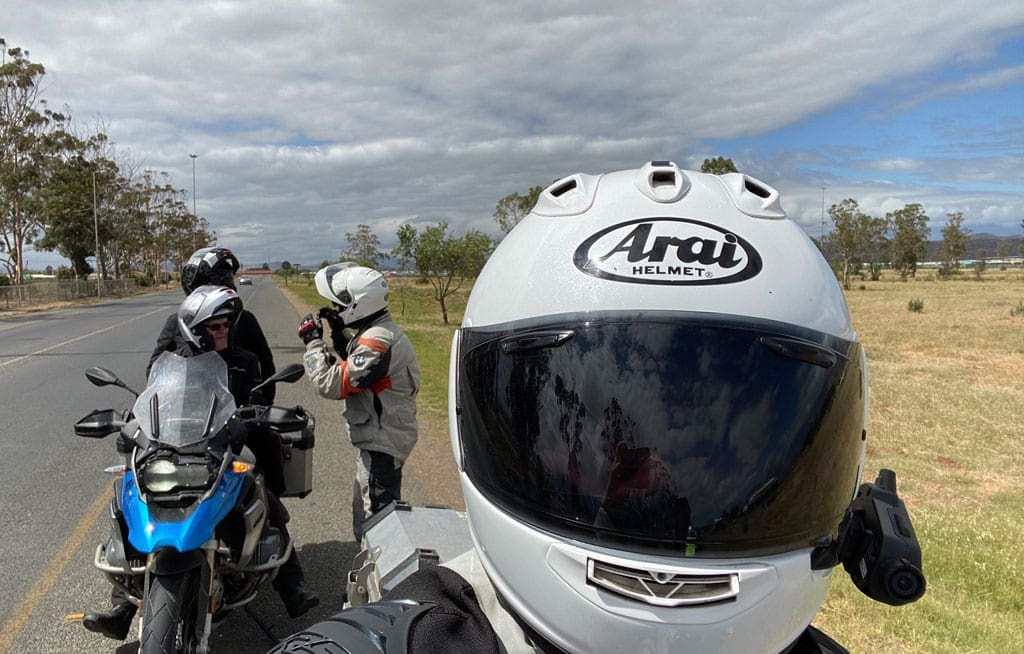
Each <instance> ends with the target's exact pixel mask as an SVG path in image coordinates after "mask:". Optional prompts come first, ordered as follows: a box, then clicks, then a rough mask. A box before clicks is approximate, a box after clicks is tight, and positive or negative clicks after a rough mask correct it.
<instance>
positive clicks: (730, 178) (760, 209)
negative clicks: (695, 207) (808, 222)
mask: <svg viewBox="0 0 1024 654" xmlns="http://www.w3.org/2000/svg"><path fill="white" fill-rule="evenodd" d="M708 177H710V178H713V179H715V180H716V181H718V182H719V183H720V184H722V185H724V186H725V190H726V193H727V194H728V195H729V198H730V199H731V200H732V202H733V204H734V205H736V208H737V209H739V210H740V211H742V212H743V213H745V214H747V215H748V216H750V217H752V218H776V219H778V218H785V217H786V212H785V211H783V210H782V204H781V203H780V202H779V192H778V191H776V190H775V189H773V188H772V187H771V186H768V185H767V184H765V183H764V182H762V181H760V180H757V179H754V178H753V177H751V176H749V175H744V174H743V173H726V174H724V175H708Z"/></svg>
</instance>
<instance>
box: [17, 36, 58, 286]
mask: <svg viewBox="0 0 1024 654" xmlns="http://www.w3.org/2000/svg"><path fill="white" fill-rule="evenodd" d="M45 74H46V69H45V67H44V66H43V65H42V64H40V63H37V62H33V61H32V60H31V59H29V53H28V51H27V50H22V49H21V48H18V47H8V44H7V42H6V41H5V40H4V39H2V38H0V265H2V266H3V268H4V269H5V270H6V271H7V272H8V274H9V276H10V278H11V279H12V281H13V282H14V283H15V284H20V283H22V280H23V276H24V269H25V246H26V245H29V244H31V243H32V242H33V239H35V237H36V236H37V235H38V234H39V232H40V229H41V220H42V216H41V212H42V210H43V199H42V197H41V189H42V187H43V185H44V184H45V182H46V177H47V168H48V167H49V166H50V159H51V157H52V156H54V154H55V153H57V152H59V151H60V150H61V148H62V140H63V139H62V135H63V134H65V133H66V128H67V126H68V124H69V122H70V117H69V116H67V115H65V114H63V113H60V112H55V111H52V110H51V109H50V108H49V107H48V106H47V104H46V100H45V99H43V98H42V79H43V76H44V75H45Z"/></svg>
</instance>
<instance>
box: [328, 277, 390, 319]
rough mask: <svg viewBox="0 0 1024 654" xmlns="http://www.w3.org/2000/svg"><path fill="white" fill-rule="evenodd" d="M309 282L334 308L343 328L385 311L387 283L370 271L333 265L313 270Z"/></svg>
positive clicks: (386, 306)
mask: <svg viewBox="0 0 1024 654" xmlns="http://www.w3.org/2000/svg"><path fill="white" fill-rule="evenodd" d="M313 279H314V281H315V282H316V290H317V292H318V293H320V295H322V296H323V297H325V298H326V299H328V300H330V301H331V302H333V303H334V304H336V305H338V307H339V309H338V313H339V314H340V315H341V319H342V320H344V321H345V324H346V325H351V324H354V323H357V322H359V321H360V320H362V319H364V318H366V317H367V316H372V315H373V314H375V313H377V312H378V311H382V310H384V309H387V308H388V282H387V280H386V279H384V275H382V274H380V273H379V272H378V271H376V270H374V269H373V268H365V267H363V266H358V265H356V264H354V263H352V262H348V261H346V262H342V263H334V264H331V265H329V266H327V267H325V268H321V269H320V270H318V271H316V276H315V277H314V278H313Z"/></svg>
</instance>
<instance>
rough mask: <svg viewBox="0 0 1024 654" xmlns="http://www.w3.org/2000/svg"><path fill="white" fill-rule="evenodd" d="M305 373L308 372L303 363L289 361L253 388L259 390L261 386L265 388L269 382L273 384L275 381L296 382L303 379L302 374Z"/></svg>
mask: <svg viewBox="0 0 1024 654" xmlns="http://www.w3.org/2000/svg"><path fill="white" fill-rule="evenodd" d="M304 374H306V369H305V368H303V367H302V364H299V363H289V364H288V365H287V366H285V367H284V368H281V369H280V370H278V371H277V372H275V373H274V374H273V375H271V376H270V377H269V378H268V379H267V380H266V381H264V382H263V383H261V384H259V385H258V386H256V387H255V388H253V389H252V390H254V391H255V390H258V389H260V388H263V387H264V386H266V385H267V384H271V383H274V382H285V383H288V384H291V383H292V382H296V381H298V380H300V379H302V375H304Z"/></svg>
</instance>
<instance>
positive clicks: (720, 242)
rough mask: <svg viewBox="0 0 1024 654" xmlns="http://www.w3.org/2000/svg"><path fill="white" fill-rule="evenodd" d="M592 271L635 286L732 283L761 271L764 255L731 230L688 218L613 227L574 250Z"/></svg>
mask: <svg viewBox="0 0 1024 654" xmlns="http://www.w3.org/2000/svg"><path fill="white" fill-rule="evenodd" d="M573 263H575V264H576V267H577V268H579V269H580V270H582V271H583V272H585V273H586V274H588V275H593V276H594V277H600V278H602V279H613V280H615V281H620V282H630V283H634V284H670V285H680V286H693V285H699V284H729V283H732V282H739V281H743V280H745V279H750V278H751V277H753V276H754V275H756V274H757V273H759V272H761V255H759V254H758V253H757V250H755V249H754V247H753V246H752V245H751V244H750V243H748V242H747V241H745V240H744V239H742V238H740V237H739V236H737V235H736V234H734V233H732V232H728V231H725V230H723V229H720V228H718V227H716V226H714V225H711V224H709V223H705V222H701V221H699V220H690V219H688V218H641V219H638V220H630V221H627V222H624V223H619V224H618V225H612V226H611V227H608V228H606V229H603V230H601V231H600V232H598V233H596V234H594V235H593V236H591V237H590V238H588V239H587V240H586V241H584V242H583V243H581V244H580V246H579V247H578V248H576V252H575V254H574V255H573Z"/></svg>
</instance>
